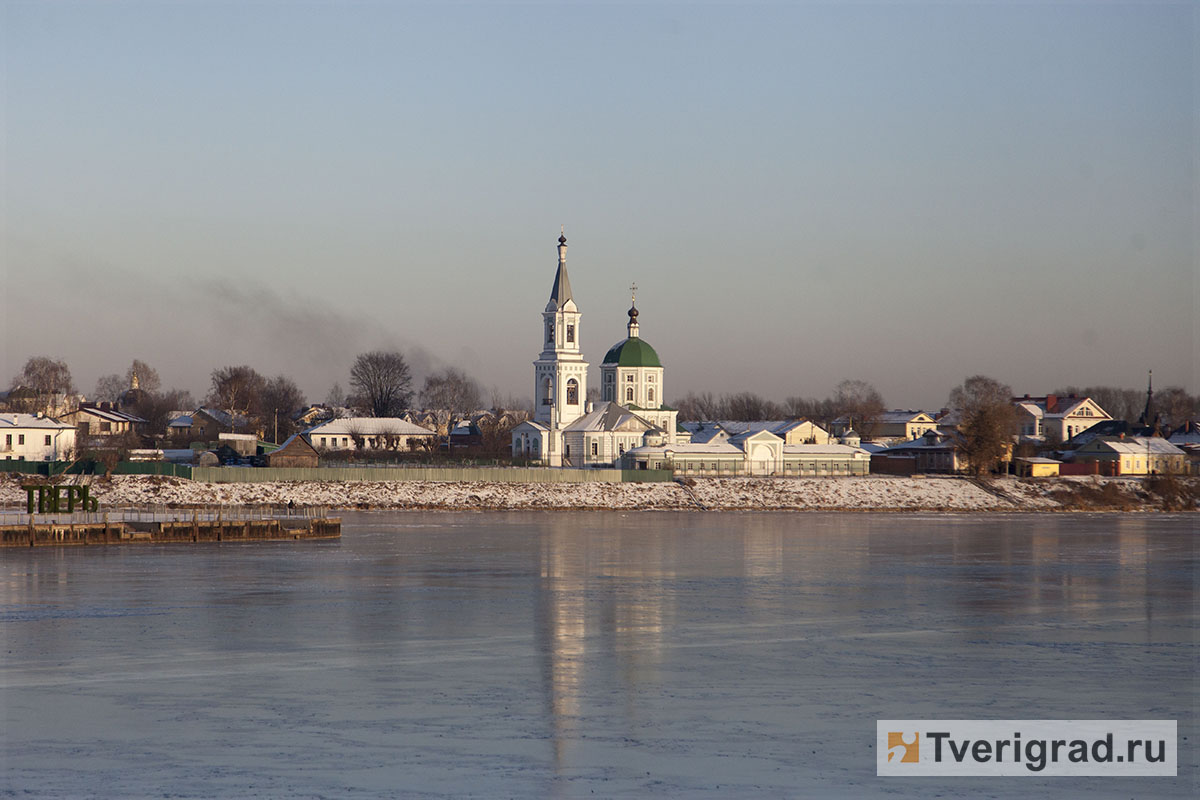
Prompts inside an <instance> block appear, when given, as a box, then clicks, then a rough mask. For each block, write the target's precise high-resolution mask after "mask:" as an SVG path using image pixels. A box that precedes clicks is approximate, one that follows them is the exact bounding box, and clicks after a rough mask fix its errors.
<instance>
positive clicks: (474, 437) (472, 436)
mask: <svg viewBox="0 0 1200 800" xmlns="http://www.w3.org/2000/svg"><path fill="white" fill-rule="evenodd" d="M449 440H450V447H452V448H454V447H479V446H480V445H481V444H483V431H482V430H481V429H480V427H479V425H478V424H477V423H475V422H473V421H472V420H470V419H464V420H462V421H461V422H459V423H458V424H457V425H455V426H454V429H453V430H452V431H450V436H449Z"/></svg>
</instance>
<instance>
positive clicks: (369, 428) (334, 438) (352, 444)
mask: <svg viewBox="0 0 1200 800" xmlns="http://www.w3.org/2000/svg"><path fill="white" fill-rule="evenodd" d="M301 435H302V436H303V437H304V438H305V439H306V440H307V441H308V443H309V444H310V445H312V446H313V448H314V449H316V450H359V449H361V450H398V451H405V450H415V449H417V447H418V446H419V443H424V442H429V441H432V440H433V436H434V433H433V431H431V430H429V429H428V428H422V427H421V426H419V425H414V424H412V423H411V422H409V421H408V420H404V419H400V418H399V417H345V418H342V419H334V420H330V421H329V422H325V423H322V424H320V425H317V426H316V427H314V428H309V429H308V430H306V431H305V432H304V433H303V434H301Z"/></svg>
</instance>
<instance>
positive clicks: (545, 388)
mask: <svg viewBox="0 0 1200 800" xmlns="http://www.w3.org/2000/svg"><path fill="white" fill-rule="evenodd" d="M553 387H554V384H553V382H551V380H550V379H549V378H546V380H545V381H543V382H542V405H544V406H548V405H550V404H551V403H553V402H554V388H553Z"/></svg>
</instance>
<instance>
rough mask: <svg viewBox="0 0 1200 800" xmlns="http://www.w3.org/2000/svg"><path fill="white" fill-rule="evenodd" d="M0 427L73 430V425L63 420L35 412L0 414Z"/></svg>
mask: <svg viewBox="0 0 1200 800" xmlns="http://www.w3.org/2000/svg"><path fill="white" fill-rule="evenodd" d="M0 428H7V429H9V430H15V429H18V428H43V429H47V430H55V429H58V430H62V429H70V430H74V429H75V426H74V425H68V424H67V423H65V422H59V421H58V420H56V419H51V418H50V417H44V416H38V415H37V414H7V413H6V414H0Z"/></svg>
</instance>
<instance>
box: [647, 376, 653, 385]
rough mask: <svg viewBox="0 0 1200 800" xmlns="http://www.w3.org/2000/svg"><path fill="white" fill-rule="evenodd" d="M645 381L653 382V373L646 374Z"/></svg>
mask: <svg viewBox="0 0 1200 800" xmlns="http://www.w3.org/2000/svg"><path fill="white" fill-rule="evenodd" d="M646 383H654V376H653V375H647V376H646Z"/></svg>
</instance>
